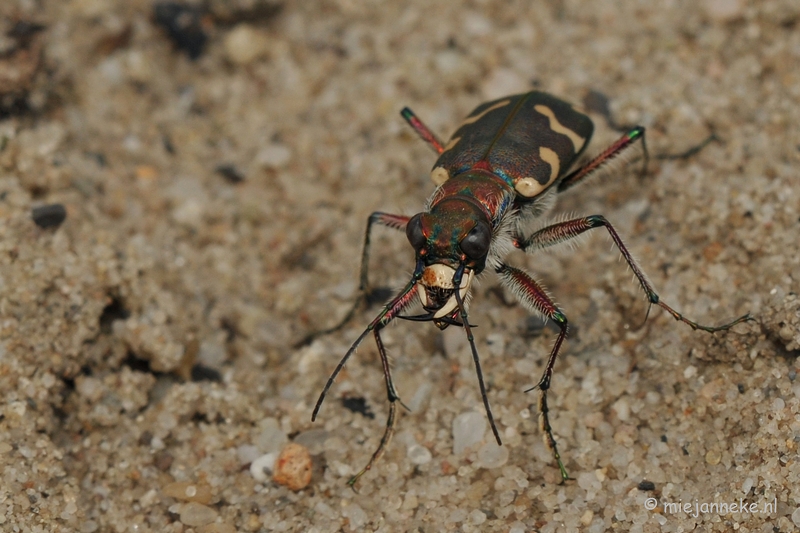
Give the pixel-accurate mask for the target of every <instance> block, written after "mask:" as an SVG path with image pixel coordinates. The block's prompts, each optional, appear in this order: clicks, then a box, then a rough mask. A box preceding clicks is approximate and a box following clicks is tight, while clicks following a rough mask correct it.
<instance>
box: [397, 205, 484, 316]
mask: <svg viewBox="0 0 800 533" xmlns="http://www.w3.org/2000/svg"><path fill="white" fill-rule="evenodd" d="M406 236H407V237H408V240H409V242H410V243H411V246H413V247H414V250H415V251H416V253H417V258H418V259H421V260H422V262H423V263H424V265H425V267H424V270H423V272H422V277H421V278H420V280H419V282H418V294H419V297H420V300H421V301H422V306H423V307H424V308H425V311H427V312H428V313H430V315H429V316H430V320H433V322H434V324H436V326H438V327H439V328H441V329H444V328H446V327H447V326H448V325H449V324H453V323H457V321H458V315H459V313H460V309H459V305H458V301H457V298H456V294H455V291H456V289H458V291H459V297H460V299H461V300H462V301H464V300H466V298H467V294H468V293H469V288H470V285H471V283H472V280H473V278H474V277H475V275H476V274H480V273H481V271H483V269H484V267H485V266H486V258H487V256H488V255H489V245H490V244H491V241H492V226H491V223H490V221H489V219H488V217H487V215H486V213H485V211H484V210H483V209H481V207H480V206H479V205H478V204H476V203H475V202H473V201H470V200H467V199H462V198H451V199H447V200H443V201H441V202H439V203H437V204H436V205H435V206H434V207H433V208H432V209H431V211H430V212H429V213H419V214H417V215H415V216H413V217H411V219H410V220H409V221H408V224H407V225H406Z"/></svg>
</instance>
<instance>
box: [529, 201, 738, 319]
mask: <svg viewBox="0 0 800 533" xmlns="http://www.w3.org/2000/svg"><path fill="white" fill-rule="evenodd" d="M600 227H604V228H606V230H607V231H608V233H609V235H611V239H612V240H613V241H614V244H615V245H616V246H617V248H618V249H619V251H620V252H621V253H622V257H623V258H624V259H625V262H627V263H628V266H629V267H630V268H631V270H632V271H633V275H634V276H636V279H637V280H639V284H640V285H641V286H642V289H643V290H644V292H645V294H646V295H647V301H648V302H649V303H650V304H651V305H652V304H656V305H658V306H659V307H661V308H662V309H664V310H666V311H667V312H668V313H669V314H670V315H672V317H673V318H674V319H675V320H680V321H681V322H683V323H685V324H688V325H689V326H690V327H691V328H692V329H701V330H703V331H708V332H710V333H714V332H715V331H722V330H726V329H730V328H732V327H733V326H735V325H736V324H738V323H740V322H744V321H746V320H752V317H751V316H750V314H749V313H748V314H746V315H743V316H740V317H739V318H737V319H736V320H733V321H731V322H728V323H727V324H723V325H721V326H703V325H701V324H698V323H697V322H693V321H691V320H689V319H688V318H686V317H684V316H683V315H682V314H680V313H678V312H677V311H675V310H674V309H673V308H672V307H670V306H668V305H667V304H665V303H664V302H662V301H661V299H660V298H659V296H658V294H656V291H655V290H653V286H652V285H651V284H650V281H649V280H648V279H647V276H645V275H644V272H642V270H641V269H640V268H639V265H638V264H637V263H636V261H635V260H634V259H633V256H632V255H631V253H630V252H629V251H628V249H627V248H626V247H625V244H624V243H623V242H622V239H621V238H620V236H619V234H618V233H617V231H616V230H615V229H614V227H613V226H612V225H611V224H610V223H609V222H608V220H606V219H605V217H604V216H602V215H592V216H588V217H581V218H575V219H572V220H567V221H565V222H561V223H559V224H553V225H552V226H547V227H545V228H542V229H540V230H539V231H537V232H535V233H534V234H533V235H531V236H530V237H528V238H527V239H525V240H524V241H523V242H518V241H517V242H515V245H516V246H517V247H518V248H520V249H522V250H523V251H525V252H533V251H535V250H539V249H541V248H546V247H548V246H553V245H555V244H559V243H561V242H564V241H567V240H569V239H572V238H574V237H577V236H578V235H580V234H582V233H584V232H585V231H589V230H590V229H594V228H600Z"/></svg>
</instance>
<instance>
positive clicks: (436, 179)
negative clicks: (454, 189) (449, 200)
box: [431, 167, 450, 187]
mask: <svg viewBox="0 0 800 533" xmlns="http://www.w3.org/2000/svg"><path fill="white" fill-rule="evenodd" d="M449 179H450V173H449V172H448V171H447V169H446V168H444V167H436V168H434V169H433V170H431V181H432V182H433V183H434V184H436V186H437V187H438V186H440V185H442V184H443V183H444V182H445V181H447V180H449Z"/></svg>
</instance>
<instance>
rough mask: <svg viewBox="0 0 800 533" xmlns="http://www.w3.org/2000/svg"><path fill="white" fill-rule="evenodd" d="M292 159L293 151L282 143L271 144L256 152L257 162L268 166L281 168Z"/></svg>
mask: <svg viewBox="0 0 800 533" xmlns="http://www.w3.org/2000/svg"><path fill="white" fill-rule="evenodd" d="M291 160H292V151H291V150H289V148H287V147H286V146H284V145H282V144H270V145H267V146H265V147H264V148H262V149H261V150H260V151H259V152H258V154H256V162H257V163H258V164H259V165H260V166H262V167H266V168H281V167H283V166H285V165H286V164H287V163H289V161H291Z"/></svg>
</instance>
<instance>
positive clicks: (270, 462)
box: [250, 452, 278, 483]
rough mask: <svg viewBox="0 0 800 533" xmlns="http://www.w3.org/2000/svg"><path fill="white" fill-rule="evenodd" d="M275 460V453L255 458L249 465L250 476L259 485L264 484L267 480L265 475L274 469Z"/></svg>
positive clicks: (276, 454) (276, 455) (267, 477)
mask: <svg viewBox="0 0 800 533" xmlns="http://www.w3.org/2000/svg"><path fill="white" fill-rule="evenodd" d="M277 458H278V453H277V452H270V453H267V454H264V455H262V456H261V457H258V458H256V459H255V460H253V462H252V463H250V475H252V476H253V479H255V480H256V481H258V482H259V483H263V482H265V481H266V480H267V479H269V476H268V475H267V474H268V473H270V472H272V469H273V468H275V460H276V459H277Z"/></svg>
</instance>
